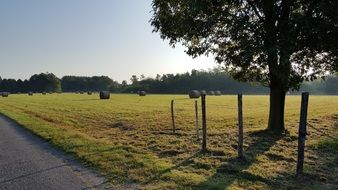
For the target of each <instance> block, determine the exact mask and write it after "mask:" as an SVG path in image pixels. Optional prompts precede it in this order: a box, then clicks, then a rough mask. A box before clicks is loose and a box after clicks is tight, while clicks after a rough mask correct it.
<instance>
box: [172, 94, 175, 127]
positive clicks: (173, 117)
mask: <svg viewBox="0 0 338 190" xmlns="http://www.w3.org/2000/svg"><path fill="white" fill-rule="evenodd" d="M171 121H172V126H173V133H175V115H174V100H171Z"/></svg>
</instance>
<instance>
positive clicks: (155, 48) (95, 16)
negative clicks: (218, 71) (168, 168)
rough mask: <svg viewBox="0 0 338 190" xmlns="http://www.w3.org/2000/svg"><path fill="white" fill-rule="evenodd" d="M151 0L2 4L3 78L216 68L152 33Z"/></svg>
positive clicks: (2, 0)
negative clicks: (44, 74) (41, 74)
mask: <svg viewBox="0 0 338 190" xmlns="http://www.w3.org/2000/svg"><path fill="white" fill-rule="evenodd" d="M151 15H152V13H151V0H0V76H1V77H2V78H16V79H18V78H21V79H26V78H28V77H29V76H31V75H32V74H36V73H40V72H52V73H54V74H56V75H57V76H58V77H62V76H64V75H81V76H93V75H107V76H109V77H111V78H113V79H115V80H118V81H122V80H123V79H126V80H129V78H130V76H131V75H132V74H136V75H140V74H144V75H145V76H155V75H156V74H157V73H159V74H164V73H181V72H185V71H190V70H191V69H207V68H212V67H213V66H215V65H216V63H214V61H213V59H212V58H207V57H201V58H197V59H192V58H191V57H189V56H188V55H186V54H185V53H184V47H181V46H177V47H176V48H175V49H173V48H171V47H170V46H169V44H168V42H167V41H163V40H162V39H160V37H159V34H157V33H152V27H151V26H150V24H149V20H150V18H151Z"/></svg>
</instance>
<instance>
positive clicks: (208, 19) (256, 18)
mask: <svg viewBox="0 0 338 190" xmlns="http://www.w3.org/2000/svg"><path fill="white" fill-rule="evenodd" d="M337 10H338V1H336V0H323V1H317V0H307V1H304V0H295V1H289V0H276V1H263V0H259V1H252V0H248V1H238V0H234V1H215V0H200V1H196V0H153V17H152V19H151V25H152V26H153V27H154V31H155V32H159V33H160V36H161V37H162V38H163V39H168V40H169V43H170V44H171V45H173V46H175V45H176V44H177V43H182V44H183V45H184V46H186V47H187V50H186V52H187V54H189V55H191V56H193V57H196V56H199V55H202V54H212V55H214V56H215V58H216V61H217V62H219V63H222V64H224V65H225V67H226V68H227V69H228V71H229V72H230V73H231V74H232V75H233V76H234V77H235V78H236V79H238V80H241V81H259V82H261V83H262V84H264V85H266V86H274V87H277V88H282V89H283V91H284V92H285V91H287V90H288V89H289V88H295V89H298V88H299V85H300V84H301V83H302V81H304V80H314V79H316V78H317V77H321V76H324V75H326V74H327V72H334V71H337V70H338V67H337V65H338V57H337V54H338V25H337V22H336V21H337V19H338V11H337Z"/></svg>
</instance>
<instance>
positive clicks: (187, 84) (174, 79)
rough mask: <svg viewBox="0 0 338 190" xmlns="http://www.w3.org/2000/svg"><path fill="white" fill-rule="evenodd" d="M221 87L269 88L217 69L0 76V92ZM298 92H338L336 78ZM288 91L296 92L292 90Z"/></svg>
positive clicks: (168, 90) (239, 90) (234, 89)
mask: <svg viewBox="0 0 338 190" xmlns="http://www.w3.org/2000/svg"><path fill="white" fill-rule="evenodd" d="M193 89H197V90H207V91H209V90H220V91H222V92H223V93H224V94H237V93H245V94H268V93H269V88H267V87H264V86H262V85H261V84H259V83H254V82H251V83H249V82H238V81H236V80H234V79H233V78H232V77H231V76H230V75H229V74H228V73H226V72H225V71H222V70H220V69H213V70H209V71H203V70H201V71H197V70H192V71H191V72H186V73H181V74H164V75H156V77H154V78H152V77H145V76H144V75H141V76H140V77H137V76H136V75H133V76H132V77H131V78H130V83H128V82H127V81H126V80H124V81H122V82H121V83H119V82H117V81H114V80H113V79H111V78H109V77H107V76H93V77H86V76H64V77H62V78H61V79H59V78H58V77H56V76H55V75H54V74H53V73H40V74H35V75H33V76H31V77H30V78H29V79H27V80H21V79H18V80H15V79H2V78H1V77H0V91H1V92H5V91H6V92H10V93H27V92H39V93H40V92H79V91H85V92H86V91H101V90H109V91H111V92H117V93H133V92H137V91H139V90H145V91H147V92H149V93H159V94H183V93H187V92H189V91H190V90H193ZM300 91H309V92H310V93H312V94H338V77H337V76H329V77H327V78H326V80H315V81H313V82H305V83H303V84H302V85H301V87H300ZM289 93H291V94H292V93H298V92H297V91H291V92H289Z"/></svg>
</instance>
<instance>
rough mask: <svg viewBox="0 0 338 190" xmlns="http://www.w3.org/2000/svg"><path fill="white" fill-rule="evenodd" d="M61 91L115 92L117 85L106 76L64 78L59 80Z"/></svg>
mask: <svg viewBox="0 0 338 190" xmlns="http://www.w3.org/2000/svg"><path fill="white" fill-rule="evenodd" d="M61 83H62V90H63V91H65V92H75V91H102V90H110V91H115V90H116V88H118V87H119V83H118V82H116V81H114V80H112V79H111V78H109V77H107V76H93V77H80V76H64V77H62V79H61Z"/></svg>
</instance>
